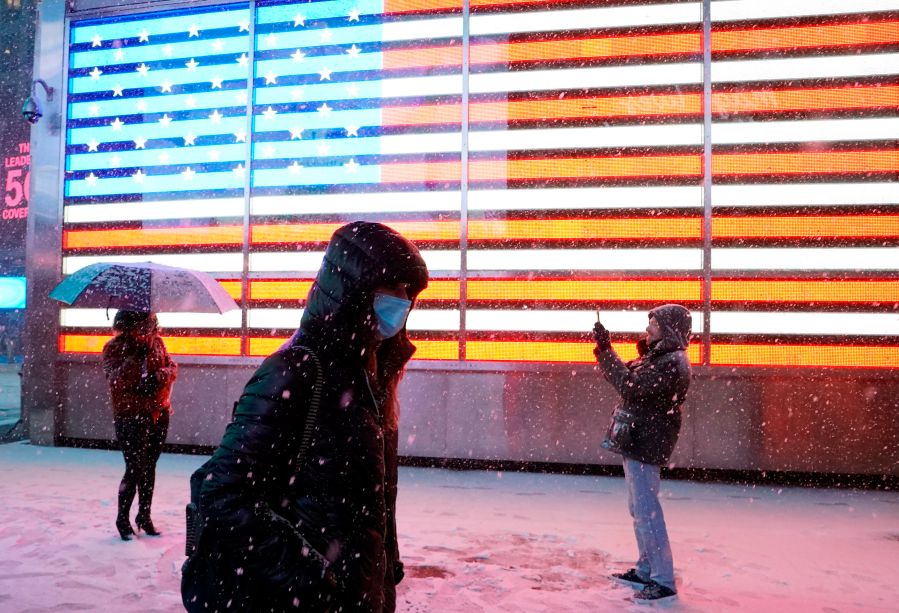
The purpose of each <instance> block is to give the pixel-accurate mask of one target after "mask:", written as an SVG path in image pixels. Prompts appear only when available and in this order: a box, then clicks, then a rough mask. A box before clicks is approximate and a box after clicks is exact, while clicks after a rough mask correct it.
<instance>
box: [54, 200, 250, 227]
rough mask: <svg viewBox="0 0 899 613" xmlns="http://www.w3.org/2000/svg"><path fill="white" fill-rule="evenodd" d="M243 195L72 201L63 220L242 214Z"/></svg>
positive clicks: (147, 218) (139, 218) (185, 217)
mask: <svg viewBox="0 0 899 613" xmlns="http://www.w3.org/2000/svg"><path fill="white" fill-rule="evenodd" d="M243 208H244V206H243V198H219V199H211V200H200V199H196V200H169V201H157V202H111V203H109V204H75V205H68V206H66V207H65V209H64V215H65V223H67V224H73V223H92V222H104V221H143V220H150V219H202V218H207V217H218V218H221V217H241V216H243Z"/></svg>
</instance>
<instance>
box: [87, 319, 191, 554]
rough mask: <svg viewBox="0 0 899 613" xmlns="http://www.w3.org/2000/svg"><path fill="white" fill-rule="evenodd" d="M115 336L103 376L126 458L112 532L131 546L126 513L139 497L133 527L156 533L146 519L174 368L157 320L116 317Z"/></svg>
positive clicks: (106, 355)
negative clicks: (106, 382)
mask: <svg viewBox="0 0 899 613" xmlns="http://www.w3.org/2000/svg"><path fill="white" fill-rule="evenodd" d="M112 327H113V329H114V330H115V332H116V335H115V336H114V337H113V338H112V339H111V340H110V341H109V342H108V343H106V345H105V346H104V347H103V370H104V372H105V373H106V380H107V381H108V382H109V392H110V396H111V399H112V410H113V419H114V420H115V432H116V438H117V439H118V442H119V446H120V447H121V449H122V454H123V455H124V456H125V475H124V476H123V477H122V482H121V484H120V485H119V503H118V515H117V516H116V529H117V530H118V532H119V536H121V537H122V540H123V541H129V540H131V535H132V534H134V529H133V528H132V527H131V521H130V513H131V503H132V502H133V501H134V495H135V493H137V495H138V511H137V517H136V518H135V523H136V524H137V528H138V529H139V530H143V531H144V532H145V533H146V534H148V535H150V536H158V535H159V534H160V532H159V531H158V530H157V529H156V527H155V526H154V525H153V521H152V520H151V519H150V505H151V504H152V502H153V485H154V483H155V481H156V462H157V460H159V455H160V453H161V452H162V444H163V443H164V442H165V437H166V434H167V433H168V429H169V415H170V414H171V412H172V409H171V406H172V404H171V399H170V398H171V394H172V384H173V383H174V382H175V378H176V377H177V375H178V365H177V364H175V362H174V361H172V358H171V357H169V354H168V351H166V348H165V344H164V343H163V342H162V338H161V337H160V336H159V332H158V323H157V320H156V315H155V314H153V313H148V312H140V311H125V310H122V311H119V312H117V313H116V315H115V319H114V320H113V325H112Z"/></svg>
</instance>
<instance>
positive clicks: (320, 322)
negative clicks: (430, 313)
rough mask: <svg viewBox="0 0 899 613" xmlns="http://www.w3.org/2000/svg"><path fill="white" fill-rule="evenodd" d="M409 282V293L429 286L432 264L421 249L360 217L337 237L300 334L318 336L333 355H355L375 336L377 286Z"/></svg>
mask: <svg viewBox="0 0 899 613" xmlns="http://www.w3.org/2000/svg"><path fill="white" fill-rule="evenodd" d="M396 283H408V284H409V297H410V298H411V299H413V300H414V299H415V297H416V296H417V295H418V294H419V293H420V292H421V291H422V290H423V289H424V288H425V287H427V285H428V268H427V265H426V264H425V261H424V259H422V257H421V254H420V253H419V251H418V248H417V247H416V246H415V245H414V244H412V242H411V241H409V240H408V239H406V238H405V237H404V236H402V235H401V234H399V233H398V232H396V231H394V230H392V229H390V228H388V227H387V226H385V225H383V224H379V223H372V222H364V221H356V222H353V223H350V224H347V225H345V226H343V227H341V228H339V229H338V230H337V231H336V232H334V235H333V236H332V237H331V242H330V243H328V248H327V249H326V250H325V257H324V260H323V261H322V265H321V268H320V269H319V271H318V275H317V276H316V278H315V282H314V283H313V284H312V287H311V288H310V289H309V296H308V297H307V299H306V309H305V311H304V312H303V319H302V320H301V322H300V329H299V330H298V331H297V333H298V334H297V335H295V337H297V336H301V337H303V339H304V340H303V342H307V341H309V340H311V339H314V340H315V341H316V342H314V343H312V344H315V345H316V346H317V347H318V348H320V349H322V350H325V351H329V350H330V352H331V353H341V354H345V353H355V354H356V355H360V350H361V349H362V348H363V347H364V346H365V345H366V344H367V343H368V342H369V340H370V338H371V327H370V324H368V322H370V321H371V317H372V308H371V303H372V300H371V298H372V296H373V294H374V290H375V289H376V288H378V287H381V286H385V285H393V284H396Z"/></svg>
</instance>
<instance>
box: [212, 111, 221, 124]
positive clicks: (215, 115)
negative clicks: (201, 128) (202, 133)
mask: <svg viewBox="0 0 899 613" xmlns="http://www.w3.org/2000/svg"><path fill="white" fill-rule="evenodd" d="M222 117H223V115H222V114H221V113H219V110H218V109H215V110H214V111H212V113H211V114H210V115H209V121H211V122H212V123H221V122H222Z"/></svg>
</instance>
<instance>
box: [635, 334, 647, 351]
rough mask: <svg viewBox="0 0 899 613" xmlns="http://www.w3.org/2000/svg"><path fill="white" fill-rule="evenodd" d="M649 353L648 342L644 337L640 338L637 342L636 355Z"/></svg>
mask: <svg viewBox="0 0 899 613" xmlns="http://www.w3.org/2000/svg"><path fill="white" fill-rule="evenodd" d="M647 351H649V341H648V340H647V338H646V335H643V336H641V337H640V340H638V341H637V355H640V356H642V355H645V354H646V352H647Z"/></svg>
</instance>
